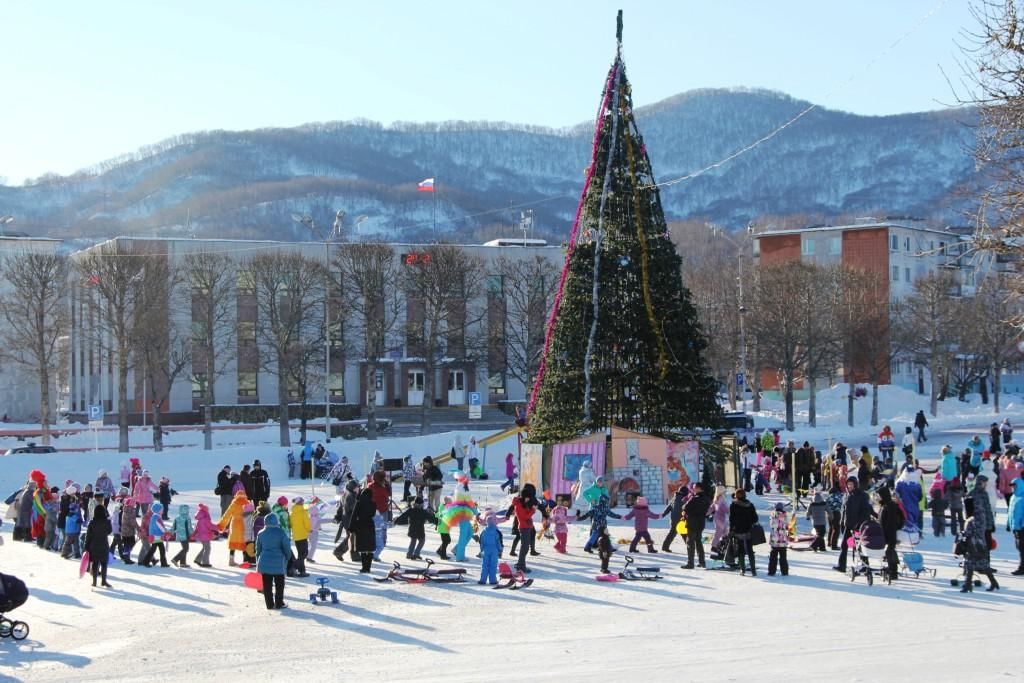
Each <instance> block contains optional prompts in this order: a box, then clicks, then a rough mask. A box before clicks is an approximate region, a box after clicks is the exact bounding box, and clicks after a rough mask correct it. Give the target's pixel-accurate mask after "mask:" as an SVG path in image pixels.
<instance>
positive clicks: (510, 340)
mask: <svg viewBox="0 0 1024 683" xmlns="http://www.w3.org/2000/svg"><path fill="white" fill-rule="evenodd" d="M494 267H495V270H496V275H497V277H498V278H499V280H497V282H496V283H493V285H492V283H488V287H492V286H494V287H500V289H499V290H498V291H495V292H493V294H494V295H496V296H497V297H498V298H500V300H501V310H500V311H499V314H501V315H500V317H501V320H500V322H501V324H500V325H495V326H494V329H492V330H491V331H490V340H489V345H490V348H491V349H492V350H494V351H495V352H496V353H500V354H501V355H502V358H501V361H503V365H504V369H505V372H507V373H508V375H509V376H510V377H512V378H514V379H516V380H519V381H520V382H522V383H523V385H524V386H526V387H529V386H531V385H532V383H533V378H534V377H535V376H536V373H537V368H538V367H539V365H540V356H541V353H542V352H543V350H544V332H545V325H546V322H547V317H548V312H549V311H550V310H551V306H552V305H554V301H555V291H556V289H557V284H558V276H559V273H560V271H559V269H558V266H556V265H555V264H554V263H552V262H551V261H549V260H548V259H546V258H544V257H543V256H534V257H533V258H532V259H513V258H507V257H505V256H502V257H501V258H499V259H498V260H497V261H496V262H495V264H494ZM488 365H490V363H488Z"/></svg>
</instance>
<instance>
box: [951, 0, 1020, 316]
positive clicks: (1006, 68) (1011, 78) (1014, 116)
mask: <svg viewBox="0 0 1024 683" xmlns="http://www.w3.org/2000/svg"><path fill="white" fill-rule="evenodd" d="M970 8H971V14H972V15H973V17H974V19H975V22H976V26H975V27H974V28H972V29H968V30H966V31H965V34H964V35H965V41H964V44H963V45H962V46H961V48H962V52H963V55H964V63H963V65H962V66H963V73H964V81H963V85H964V92H962V93H960V94H959V98H960V100H961V102H962V103H964V104H969V105H972V106H973V107H975V108H976V111H977V112H978V122H977V125H976V133H977V144H976V145H975V147H974V159H975V167H976V168H977V170H978V176H979V180H978V184H977V187H976V188H975V191H974V197H973V198H974V199H975V200H976V203H975V206H976V209H975V215H974V219H975V224H976V226H977V230H976V233H975V247H976V248H978V249H986V250H990V251H992V252H994V253H995V254H996V257H997V258H998V259H1000V260H1005V261H1007V262H1009V263H1012V264H1014V265H1015V266H1016V267H1015V270H1014V272H1013V273H1012V274H1010V275H1008V277H1007V278H1006V280H1005V284H1006V285H1008V288H1009V290H1010V292H1012V293H1013V294H1014V295H1015V296H1016V298H1017V299H1018V300H1019V299H1020V298H1021V297H1022V296H1024V272H1022V270H1021V264H1022V263H1024V39H1022V37H1024V36H1022V31H1024V5H1022V3H1021V2H1020V0H972V2H971V6H970ZM1005 322H1009V323H1011V324H1013V325H1014V326H1015V327H1016V328H1017V329H1018V330H1021V329H1024V315H1022V313H1021V311H1017V312H1016V314H1015V316H1014V317H1013V318H1012V319H1010V320H1007V321H1005Z"/></svg>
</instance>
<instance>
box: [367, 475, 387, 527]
mask: <svg viewBox="0 0 1024 683" xmlns="http://www.w3.org/2000/svg"><path fill="white" fill-rule="evenodd" d="M366 488H367V489H368V490H369V491H370V492H371V493H372V494H373V505H374V507H376V508H377V512H379V513H380V514H382V515H384V517H385V519H386V518H387V517H388V507H389V501H390V500H391V486H390V484H389V483H388V475H387V474H385V473H384V472H382V471H381V470H377V471H376V472H374V473H373V482H372V483H371V484H370V485H369V486H367V487H366Z"/></svg>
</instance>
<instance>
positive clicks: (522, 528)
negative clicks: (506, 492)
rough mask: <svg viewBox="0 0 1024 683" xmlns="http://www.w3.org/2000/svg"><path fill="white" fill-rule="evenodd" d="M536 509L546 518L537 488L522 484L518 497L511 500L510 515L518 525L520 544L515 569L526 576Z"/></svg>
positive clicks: (534, 530) (535, 530)
mask: <svg viewBox="0 0 1024 683" xmlns="http://www.w3.org/2000/svg"><path fill="white" fill-rule="evenodd" d="M538 509H539V510H540V511H541V513H542V514H543V515H544V516H547V512H546V508H545V507H544V506H543V505H541V503H540V501H539V500H537V488H536V487H535V486H534V485H533V484H523V488H522V490H521V491H520V492H519V495H518V496H516V497H515V498H514V499H513V500H512V514H514V515H515V518H516V523H517V524H518V525H519V535H520V542H521V545H520V546H519V561H518V562H517V563H516V569H518V570H520V571H522V572H524V573H527V574H528V573H529V572H530V570H529V569H527V568H526V553H528V552H529V550H530V548H532V547H533V540H534V538H535V537H536V535H537V529H536V528H535V527H534V526H533V515H534V513H535V512H536V511H537V510H538Z"/></svg>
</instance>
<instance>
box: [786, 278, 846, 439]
mask: <svg viewBox="0 0 1024 683" xmlns="http://www.w3.org/2000/svg"><path fill="white" fill-rule="evenodd" d="M807 278H808V280H809V281H808V282H805V283H803V286H802V287H800V288H799V290H798V293H799V296H800V297H801V298H800V299H799V300H798V301H795V302H794V304H795V305H796V306H797V308H798V309H799V310H800V311H801V313H802V316H801V323H800V329H801V335H800V336H801V340H800V345H801V346H802V347H803V349H804V357H805V362H804V375H805V376H806V378H807V390H808V400H807V424H808V425H810V426H811V427H815V426H817V423H818V400H817V397H818V386H817V382H818V379H821V378H829V377H831V376H832V373H833V372H834V371H835V369H836V366H837V365H838V363H839V356H840V317H839V311H840V297H841V292H842V289H841V282H842V278H841V273H840V271H839V269H837V268H818V267H815V268H814V269H813V270H812V271H811V272H809V273H807Z"/></svg>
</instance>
